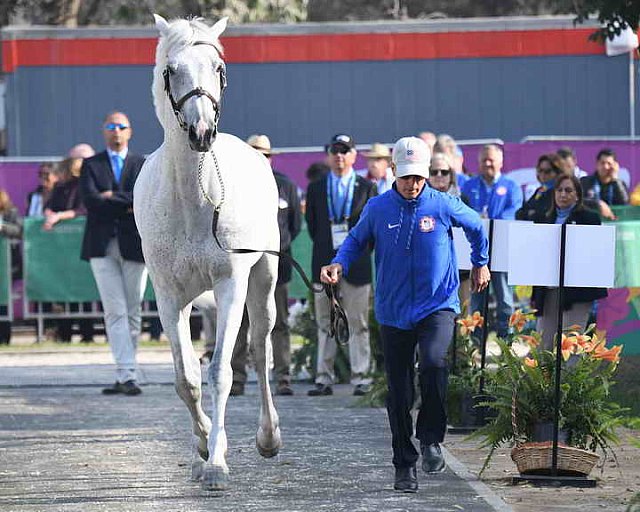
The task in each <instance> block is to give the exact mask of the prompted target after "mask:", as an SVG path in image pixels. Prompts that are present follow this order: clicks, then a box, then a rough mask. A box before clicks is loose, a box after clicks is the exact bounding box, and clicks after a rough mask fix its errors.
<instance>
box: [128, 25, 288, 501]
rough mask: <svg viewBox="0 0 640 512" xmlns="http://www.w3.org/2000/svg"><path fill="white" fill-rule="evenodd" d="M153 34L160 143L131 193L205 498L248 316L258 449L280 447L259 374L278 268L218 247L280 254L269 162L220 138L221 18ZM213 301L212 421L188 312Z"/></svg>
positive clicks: (223, 478)
mask: <svg viewBox="0 0 640 512" xmlns="http://www.w3.org/2000/svg"><path fill="white" fill-rule="evenodd" d="M155 20H156V27H157V28H158V30H159V32H160V38H159V41H158V47H157V50H156V65H155V68H154V74H153V100H154V105H155V110H156V115H157V116H158V119H159V120H160V123H161V124H162V127H163V128H164V142H163V144H162V145H161V146H160V147H159V148H158V149H157V150H156V151H155V152H154V153H153V154H151V155H150V156H149V158H148V159H147V160H146V162H145V164H144V166H143V167H142V171H141V172H140V175H139V177H138V180H137V183H136V186H135V189H134V213H135V219H136V224H137V226H138V230H139V231H140V237H141V238H142V250H143V252H144V256H145V261H146V264H147V266H148V269H149V275H150V276H151V281H152V282H153V286H154V289H155V292H156V297H157V302H158V312H159V313H160V319H161V320H162V326H163V328H164V331H165V333H166V334H167V337H168V338H169V340H170V341H171V350H172V353H173V363H174V368H175V373H176V389H177V392H178V395H179V396H180V398H181V399H182V400H183V401H184V402H185V404H186V405H187V407H188V408H189V412H190V413H191V417H192V421H193V433H194V451H193V463H192V476H193V478H194V479H197V480H200V479H201V480H202V486H203V488H204V489H207V490H223V489H225V488H226V485H227V481H228V473H229V469H228V466H227V463H226V460H225V455H226V452H227V436H226V433H225V428H224V416H225V408H226V402H227V398H228V396H229V391H230V389H231V380H232V371H231V353H232V351H233V345H234V343H235V340H236V336H237V333H238V330H239V327H240V323H241V320H242V314H243V308H244V305H245V300H246V305H247V308H248V311H249V319H250V324H251V327H250V335H251V342H252V344H254V352H255V360H256V369H257V373H258V382H259V385H260V393H261V407H260V421H259V426H258V432H257V435H256V445H257V448H258V451H259V452H260V454H261V455H262V456H264V457H272V456H274V455H276V454H277V453H278V451H279V449H280V447H281V445H282V442H281V439H280V429H279V427H278V414H277V412H276V410H275V407H274V405H273V400H272V398H271V392H270V390H269V382H268V377H267V357H266V356H267V353H266V350H267V338H268V337H269V334H270V333H271V329H272V328H273V325H274V322H275V302H274V295H273V292H274V288H275V283H276V277H277V272H278V268H277V267H278V261H277V258H274V257H273V256H268V255H266V254H262V253H254V254H228V253H226V252H224V251H223V250H221V249H220V247H218V245H217V244H216V242H215V241H214V238H213V236H212V217H213V213H214V207H213V206H212V205H216V206H219V221H218V225H217V231H216V233H217V236H218V238H219V240H220V242H221V244H222V245H223V246H224V247H225V248H258V249H271V250H276V251H277V250H279V247H280V243H279V241H280V239H279V236H280V234H279V230H278V223H277V211H278V193H277V188H276V184H275V180H274V178H273V173H272V171H271V168H270V166H269V163H268V162H267V160H266V159H265V158H264V157H263V156H262V155H261V154H260V153H258V152H257V151H255V150H253V149H252V148H251V147H249V146H248V145H247V144H245V143H244V142H243V141H241V140H240V139H238V138H236V137H234V136H232V135H228V134H224V133H218V132H217V124H218V117H219V114H220V101H221V97H222V93H223V91H224V87H225V85H226V78H225V76H226V75H225V64H224V61H223V58H222V46H221V45H220V42H219V41H218V37H219V36H220V34H221V33H222V32H223V31H224V29H225V28H226V24H227V19H226V18H224V19H221V20H220V21H218V22H217V23H216V24H215V25H214V26H213V27H209V26H207V25H206V24H204V23H203V22H202V21H201V20H194V19H191V20H178V21H173V22H171V23H168V22H167V21H166V20H165V19H164V18H162V17H160V16H157V15H155ZM216 303H217V333H216V340H217V343H216V347H215V352H214V354H213V358H212V360H211V363H210V365H209V375H208V377H209V379H208V380H209V386H210V389H211V398H212V410H211V420H210V419H209V418H208V417H207V415H206V414H205V412H204V410H203V406H202V402H201V384H200V383H201V376H200V365H199V362H198V358H197V357H196V355H195V353H194V350H193V346H192V343H191V336H190V332H189V314H190V312H191V307H192V304H195V305H196V307H198V308H201V307H204V308H212V307H214V306H215V305H216Z"/></svg>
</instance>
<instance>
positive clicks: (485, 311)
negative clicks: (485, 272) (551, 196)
mask: <svg viewBox="0 0 640 512" xmlns="http://www.w3.org/2000/svg"><path fill="white" fill-rule="evenodd" d="M492 246H493V219H490V220H489V261H488V263H487V267H488V268H489V270H491V249H492ZM488 317H489V286H487V288H486V289H485V291H484V301H483V302H482V318H484V326H483V328H482V340H481V345H480V385H479V386H478V395H480V396H482V395H483V394H484V369H485V366H486V364H487V337H488V336H489V321H488ZM476 411H477V415H476V423H477V424H478V425H484V424H485V423H486V421H487V417H486V416H487V410H486V407H478V408H476Z"/></svg>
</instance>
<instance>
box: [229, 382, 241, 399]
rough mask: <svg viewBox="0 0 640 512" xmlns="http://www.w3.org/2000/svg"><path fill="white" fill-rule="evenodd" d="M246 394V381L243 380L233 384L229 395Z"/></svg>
mask: <svg viewBox="0 0 640 512" xmlns="http://www.w3.org/2000/svg"><path fill="white" fill-rule="evenodd" d="M242 395H244V383H242V382H234V383H233V384H231V390H230V391H229V396H242Z"/></svg>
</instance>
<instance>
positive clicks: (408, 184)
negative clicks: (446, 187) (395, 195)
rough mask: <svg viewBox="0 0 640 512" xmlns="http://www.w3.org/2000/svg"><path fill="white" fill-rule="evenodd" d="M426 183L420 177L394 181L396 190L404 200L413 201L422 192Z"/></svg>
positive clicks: (405, 177)
mask: <svg viewBox="0 0 640 512" xmlns="http://www.w3.org/2000/svg"><path fill="white" fill-rule="evenodd" d="M426 181H427V180H426V179H424V178H423V177H422V176H415V175H412V176H404V177H402V178H397V179H396V189H397V190H398V192H399V193H400V195H401V196H402V197H404V198H405V199H415V198H416V197H418V196H419V195H420V192H422V189H423V188H424V184H425V183H426Z"/></svg>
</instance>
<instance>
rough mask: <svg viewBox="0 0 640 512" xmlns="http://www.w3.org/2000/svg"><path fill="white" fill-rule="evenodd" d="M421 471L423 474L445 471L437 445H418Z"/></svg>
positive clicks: (440, 451) (442, 458)
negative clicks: (420, 454) (420, 456)
mask: <svg viewBox="0 0 640 512" xmlns="http://www.w3.org/2000/svg"><path fill="white" fill-rule="evenodd" d="M420 451H421V452H422V470H423V471H424V472H425V473H441V472H442V471H444V469H445V464H444V457H443V455H442V450H441V449H440V445H439V444H438V443H432V444H422V445H420Z"/></svg>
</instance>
